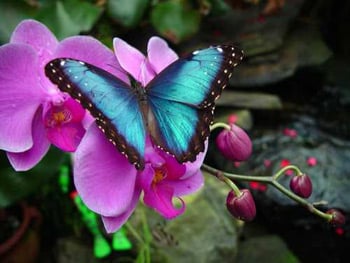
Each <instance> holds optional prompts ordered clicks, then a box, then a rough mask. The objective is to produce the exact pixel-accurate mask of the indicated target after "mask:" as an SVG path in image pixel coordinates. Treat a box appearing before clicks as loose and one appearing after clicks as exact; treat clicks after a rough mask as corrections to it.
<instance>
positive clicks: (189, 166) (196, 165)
mask: <svg viewBox="0 0 350 263" xmlns="http://www.w3.org/2000/svg"><path fill="white" fill-rule="evenodd" d="M204 146H205V149H204V151H203V152H201V153H199V154H198V155H197V158H196V160H195V161H194V162H192V163H191V162H187V163H185V165H186V173H185V175H184V176H183V177H182V178H186V177H190V176H192V175H193V174H195V173H197V172H198V170H199V169H200V168H201V166H202V164H203V161H204V158H205V155H206V154H207V150H208V140H206V141H205V145H204Z"/></svg>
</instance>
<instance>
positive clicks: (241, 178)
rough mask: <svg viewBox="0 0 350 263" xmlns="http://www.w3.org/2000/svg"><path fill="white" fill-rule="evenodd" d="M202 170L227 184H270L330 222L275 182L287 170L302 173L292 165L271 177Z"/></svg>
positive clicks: (205, 165)
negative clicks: (237, 182) (244, 182)
mask: <svg viewBox="0 0 350 263" xmlns="http://www.w3.org/2000/svg"><path fill="white" fill-rule="evenodd" d="M202 169H203V170H204V171H206V172H208V173H210V174H212V175H214V176H216V177H217V178H219V179H220V180H221V181H224V182H225V183H227V180H237V181H248V182H251V181H255V182H261V183H267V184H270V185H272V186H273V187H275V188H276V189H277V190H278V191H280V192H281V193H283V194H284V195H286V196H287V197H289V198H290V199H292V200H294V201H295V202H297V203H299V204H300V205H302V206H304V207H306V208H307V209H308V210H309V211H310V212H311V213H313V214H315V215H318V216H319V217H321V218H323V219H325V220H327V221H328V222H329V221H331V220H332V215H330V214H326V213H324V212H322V211H320V210H318V209H317V208H316V207H315V206H314V205H313V204H311V203H309V202H307V201H306V200H305V199H303V198H301V197H300V196H298V195H296V194H294V193H293V192H291V191H289V190H288V189H287V188H285V187H284V186H283V185H281V184H280V183H279V182H278V181H277V180H278V179H279V178H280V177H281V175H282V174H283V173H284V172H285V171H287V170H289V169H292V170H294V171H296V174H297V175H301V174H302V172H301V171H300V169H299V168H298V167H296V166H294V165H288V166H286V167H283V168H282V169H281V170H279V171H278V172H277V173H275V174H274V175H273V176H248V175H240V174H232V173H227V172H224V171H221V170H218V169H216V168H213V167H211V166H209V165H207V164H203V165H202ZM230 186H231V185H230ZM235 187H237V186H235Z"/></svg>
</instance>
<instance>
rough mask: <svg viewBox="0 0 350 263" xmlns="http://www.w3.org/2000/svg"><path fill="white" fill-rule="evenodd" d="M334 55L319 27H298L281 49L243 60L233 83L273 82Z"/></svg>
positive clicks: (239, 84) (238, 85)
mask: <svg viewBox="0 0 350 263" xmlns="http://www.w3.org/2000/svg"><path fill="white" fill-rule="evenodd" d="M248 56H249V53H248ZM331 56H332V52H331V51H330V49H329V48H328V47H327V46H326V44H325V43H324V41H323V40H322V37H321V34H320V33H319V31H318V30H317V29H316V28H314V27H311V26H309V27H308V26H305V27H299V28H298V27H297V29H295V30H294V31H292V32H291V33H289V35H288V36H287V37H286V39H285V41H284V44H283V46H281V47H280V48H279V49H278V50H275V51H274V52H273V53H268V54H259V55H256V56H255V57H249V59H248V60H246V61H243V63H242V64H241V65H240V66H238V67H237V69H236V71H235V76H234V77H233V78H231V84H232V85H233V86H236V87H244V86H260V85H266V84H271V83H274V82H277V81H281V80H283V79H285V78H288V77H290V76H292V75H294V73H295V71H296V70H297V69H298V68H300V67H305V66H314V65H320V64H322V63H324V62H325V61H327V60H328V59H329V58H330V57H331Z"/></svg>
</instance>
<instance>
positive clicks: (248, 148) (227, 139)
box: [216, 123, 252, 161]
mask: <svg viewBox="0 0 350 263" xmlns="http://www.w3.org/2000/svg"><path fill="white" fill-rule="evenodd" d="M216 145H217V147H218V148H219V150H220V151H221V153H222V154H223V155H224V156H225V157H226V158H227V159H229V160H232V161H244V160H246V159H248V158H249V156H250V155H251V153H252V142H251V140H250V138H249V136H248V135H247V133H246V132H245V131H244V130H243V129H242V128H240V127H238V126H237V125H235V124H233V123H231V124H230V130H227V129H224V130H223V131H221V132H220V134H219V135H218V137H217V138H216Z"/></svg>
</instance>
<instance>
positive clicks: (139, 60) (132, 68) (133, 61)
mask: <svg viewBox="0 0 350 263" xmlns="http://www.w3.org/2000/svg"><path fill="white" fill-rule="evenodd" d="M113 46H114V53H115V55H116V56H117V59H118V61H119V63H120V65H121V66H122V68H123V69H124V70H125V71H127V72H129V73H130V74H131V75H132V76H133V77H134V78H135V79H137V80H139V81H140V80H141V78H142V76H141V67H142V66H144V64H145V61H146V58H145V56H144V55H143V54H142V53H141V52H140V51H138V50H137V49H136V48H134V47H132V46H130V45H129V44H128V43H126V42H125V41H124V40H122V39H120V38H117V37H116V38H114V39H113Z"/></svg>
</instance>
